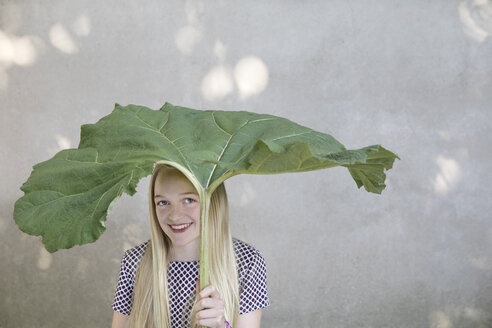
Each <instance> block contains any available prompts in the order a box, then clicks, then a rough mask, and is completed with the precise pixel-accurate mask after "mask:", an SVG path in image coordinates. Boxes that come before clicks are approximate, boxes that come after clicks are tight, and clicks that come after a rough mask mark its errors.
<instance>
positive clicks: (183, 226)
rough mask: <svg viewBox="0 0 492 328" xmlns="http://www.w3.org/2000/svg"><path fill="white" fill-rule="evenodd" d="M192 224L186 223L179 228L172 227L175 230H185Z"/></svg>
mask: <svg viewBox="0 0 492 328" xmlns="http://www.w3.org/2000/svg"><path fill="white" fill-rule="evenodd" d="M190 224H191V223H186V224H182V225H179V226H176V225H175V226H172V228H173V229H175V230H181V229H184V228H186V227H188V226H189V225H190Z"/></svg>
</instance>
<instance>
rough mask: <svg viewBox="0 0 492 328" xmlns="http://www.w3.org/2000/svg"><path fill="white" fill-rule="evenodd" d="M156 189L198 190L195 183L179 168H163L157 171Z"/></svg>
mask: <svg viewBox="0 0 492 328" xmlns="http://www.w3.org/2000/svg"><path fill="white" fill-rule="evenodd" d="M154 189H155V190H156V191H161V192H164V191H169V192H171V191H174V190H176V191H180V192H196V190H195V187H194V186H193V184H192V183H191V182H190V180H188V179H187V178H186V177H185V176H184V175H183V173H181V172H180V171H179V170H177V169H161V170H159V172H158V173H157V177H156V179H155V186H154Z"/></svg>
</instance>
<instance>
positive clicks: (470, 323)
mask: <svg viewBox="0 0 492 328" xmlns="http://www.w3.org/2000/svg"><path fill="white" fill-rule="evenodd" d="M429 327H430V328H452V327H459V328H489V327H492V314H491V313H488V312H485V311H482V310H478V309H474V308H471V307H456V308H454V309H452V310H449V311H433V312H432V313H431V314H430V315H429Z"/></svg>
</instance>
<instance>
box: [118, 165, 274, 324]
mask: <svg viewBox="0 0 492 328" xmlns="http://www.w3.org/2000/svg"><path fill="white" fill-rule="evenodd" d="M149 205H150V228H151V240H150V241H148V242H146V243H143V244H141V245H139V246H136V247H134V248H132V249H130V250H128V251H127V252H126V253H125V256H124V257H123V259H122V261H121V271H120V277H119V281H118V287H117V290H116V293H115V298H114V302H113V310H114V315H113V325H112V326H113V328H120V327H139V328H140V327H155V328H178V327H180V328H181V327H197V326H207V327H214V328H223V327H231V326H232V327H234V328H246V327H247V328H255V327H260V320H261V311H262V308H264V307H266V306H268V305H269V304H270V302H269V299H268V292H267V287H266V273H265V262H264V259H263V257H262V256H261V254H260V253H259V252H258V251H257V250H255V249H254V248H253V247H251V246H249V245H247V244H245V243H243V242H241V241H239V240H237V239H232V238H231V233H230V228H229V214H228V205H227V195H226V191H225V188H224V186H223V185H220V186H219V187H218V188H217V189H216V190H215V191H214V193H213V195H212V198H211V205H210V215H209V231H210V235H209V243H210V244H209V247H210V273H209V274H210V281H211V285H209V286H208V287H206V288H205V289H203V290H202V291H201V292H199V293H198V294H197V286H198V283H197V281H198V278H199V265H200V264H199V261H198V259H199V253H200V198H199V196H198V193H197V192H196V190H195V188H194V187H193V184H192V183H191V182H190V181H189V180H188V179H187V178H186V177H185V176H184V175H183V174H182V173H181V172H180V171H179V170H177V169H175V168H172V167H169V166H165V165H159V164H158V165H156V168H155V169H154V173H153V175H152V178H151V183H150V190H149Z"/></svg>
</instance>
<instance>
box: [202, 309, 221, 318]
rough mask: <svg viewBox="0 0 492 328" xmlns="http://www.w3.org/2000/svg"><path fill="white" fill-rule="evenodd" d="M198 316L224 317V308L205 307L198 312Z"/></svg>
mask: <svg viewBox="0 0 492 328" xmlns="http://www.w3.org/2000/svg"><path fill="white" fill-rule="evenodd" d="M196 318H197V319H199V320H202V319H213V318H222V319H223V318H224V309H217V308H214V309H205V310H201V311H199V312H197V313H196Z"/></svg>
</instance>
